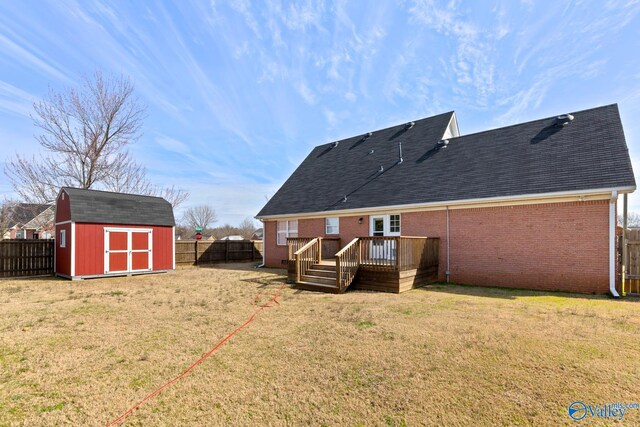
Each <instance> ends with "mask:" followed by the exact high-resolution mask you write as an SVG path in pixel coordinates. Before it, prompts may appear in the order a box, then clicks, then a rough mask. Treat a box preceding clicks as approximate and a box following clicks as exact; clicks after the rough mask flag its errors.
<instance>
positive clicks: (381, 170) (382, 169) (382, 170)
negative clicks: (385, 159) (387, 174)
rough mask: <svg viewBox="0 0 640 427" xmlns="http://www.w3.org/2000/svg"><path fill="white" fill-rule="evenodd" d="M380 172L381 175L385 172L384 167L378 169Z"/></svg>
mask: <svg viewBox="0 0 640 427" xmlns="http://www.w3.org/2000/svg"><path fill="white" fill-rule="evenodd" d="M378 172H379V173H382V172H384V166H382V165H380V169H378Z"/></svg>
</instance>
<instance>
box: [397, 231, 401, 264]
mask: <svg viewBox="0 0 640 427" xmlns="http://www.w3.org/2000/svg"><path fill="white" fill-rule="evenodd" d="M400 242H401V240H400V237H396V271H400V252H401V251H400Z"/></svg>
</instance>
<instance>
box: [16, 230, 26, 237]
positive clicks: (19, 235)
mask: <svg viewBox="0 0 640 427" xmlns="http://www.w3.org/2000/svg"><path fill="white" fill-rule="evenodd" d="M25 234H26V233H25V231H24V230H18V231H16V239H26V236H25Z"/></svg>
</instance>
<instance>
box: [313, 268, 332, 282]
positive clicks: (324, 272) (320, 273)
mask: <svg viewBox="0 0 640 427" xmlns="http://www.w3.org/2000/svg"><path fill="white" fill-rule="evenodd" d="M337 275H338V274H337V273H336V270H335V269H333V270H317V269H315V268H313V267H312V268H310V269H309V270H307V276H317V277H330V278H333V280H335V279H336V276H337Z"/></svg>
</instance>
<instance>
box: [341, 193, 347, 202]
mask: <svg viewBox="0 0 640 427" xmlns="http://www.w3.org/2000/svg"><path fill="white" fill-rule="evenodd" d="M342 203H347V195H346V194H345V196H344V199H342Z"/></svg>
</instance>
